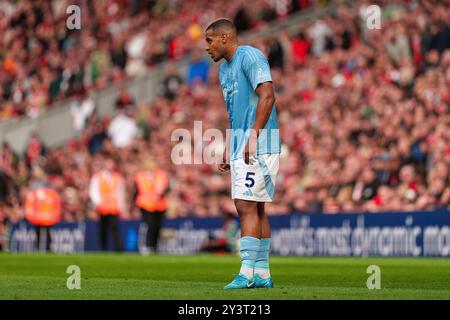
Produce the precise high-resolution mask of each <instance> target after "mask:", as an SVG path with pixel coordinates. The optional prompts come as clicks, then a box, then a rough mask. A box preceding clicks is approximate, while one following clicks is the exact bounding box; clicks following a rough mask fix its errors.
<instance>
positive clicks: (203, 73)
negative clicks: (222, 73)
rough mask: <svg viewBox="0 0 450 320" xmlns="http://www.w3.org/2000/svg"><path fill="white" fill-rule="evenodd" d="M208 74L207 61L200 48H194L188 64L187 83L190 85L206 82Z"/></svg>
mask: <svg viewBox="0 0 450 320" xmlns="http://www.w3.org/2000/svg"><path fill="white" fill-rule="evenodd" d="M208 75H209V63H208V61H206V59H205V58H204V56H203V52H202V50H201V49H200V48H194V49H193V51H192V58H191V61H190V62H189V66H188V77H187V78H188V84H189V86H190V87H193V86H195V85H196V84H207V83H208Z"/></svg>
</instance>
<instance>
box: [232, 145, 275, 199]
mask: <svg viewBox="0 0 450 320" xmlns="http://www.w3.org/2000/svg"><path fill="white" fill-rule="evenodd" d="M279 162H280V154H279V153H276V154H263V155H260V156H258V159H257V160H256V161H255V162H254V163H253V164H246V163H245V161H244V159H242V158H241V159H236V160H231V161H230V171H231V198H233V199H242V200H249V201H257V202H272V200H273V197H274V194H275V182H276V178H277V173H278V167H279Z"/></svg>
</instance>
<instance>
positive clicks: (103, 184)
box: [89, 158, 125, 251]
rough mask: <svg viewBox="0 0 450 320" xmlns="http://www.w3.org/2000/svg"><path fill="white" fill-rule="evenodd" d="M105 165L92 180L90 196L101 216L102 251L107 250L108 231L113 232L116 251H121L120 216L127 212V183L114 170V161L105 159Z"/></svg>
mask: <svg viewBox="0 0 450 320" xmlns="http://www.w3.org/2000/svg"><path fill="white" fill-rule="evenodd" d="M104 164H105V167H104V169H103V170H101V171H99V172H97V173H95V174H94V175H93V176H92V178H91V182H90V186H89V196H90V198H91V201H92V203H93V204H94V207H95V211H96V212H97V213H98V214H99V215H100V221H99V228H100V229H99V235H100V245H101V248H102V250H104V251H106V250H107V247H108V231H111V234H112V238H113V242H114V247H115V250H116V251H121V250H122V245H121V241H120V232H119V215H120V214H121V213H124V212H125V181H124V178H123V176H122V175H121V174H120V173H118V172H117V171H115V170H114V169H115V161H114V160H113V159H111V158H107V159H105V161H104Z"/></svg>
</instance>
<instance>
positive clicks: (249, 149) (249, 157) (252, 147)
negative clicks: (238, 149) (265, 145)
mask: <svg viewBox="0 0 450 320" xmlns="http://www.w3.org/2000/svg"><path fill="white" fill-rule="evenodd" d="M256 144H257V138H256V136H254V135H250V138H249V139H248V142H247V144H246V146H245V148H244V154H243V158H244V162H245V163H246V164H254V163H255V162H256V159H257V157H256Z"/></svg>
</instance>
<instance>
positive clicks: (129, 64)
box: [0, 0, 309, 120]
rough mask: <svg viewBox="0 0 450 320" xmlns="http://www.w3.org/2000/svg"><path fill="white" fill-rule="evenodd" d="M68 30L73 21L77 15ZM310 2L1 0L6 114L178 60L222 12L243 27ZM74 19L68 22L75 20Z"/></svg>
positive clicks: (34, 112) (0, 66)
mask: <svg viewBox="0 0 450 320" xmlns="http://www.w3.org/2000/svg"><path fill="white" fill-rule="evenodd" d="M71 5H78V6H79V8H80V19H79V21H80V29H79V30H78V29H74V30H70V29H69V28H68V27H67V22H74V21H77V20H76V19H75V17H74V16H73V15H74V14H75V13H76V11H72V10H69V11H68V12H67V8H68V7H69V6H71ZM308 5H309V1H308V0H293V1H281V2H277V1H270V0H269V1H267V0H255V1H252V2H251V3H250V2H247V1H240V0H238V1H225V0H217V1H209V0H96V1H91V0H76V1H69V0H33V1H31V0H27V1H15V0H2V1H0V120H5V119H11V118H14V117H18V116H22V115H26V116H29V117H32V118H34V117H37V116H38V115H39V114H40V113H42V112H43V111H44V110H45V109H46V108H51V106H52V105H53V103H54V102H55V101H58V100H61V99H64V98H66V97H68V96H72V95H74V94H77V93H80V92H84V91H86V90H92V89H100V88H104V87H107V86H108V85H110V84H111V83H115V82H117V81H121V80H123V79H124V78H127V77H132V76H134V75H137V74H139V73H142V72H145V70H146V68H145V67H146V66H151V65H154V64H157V63H159V62H161V61H164V60H172V61H174V60H178V59H180V58H182V57H183V56H185V55H186V54H187V53H189V52H190V50H191V48H192V46H193V45H194V44H195V43H197V42H198V41H202V40H203V38H202V32H203V31H202V28H201V26H202V25H204V24H205V23H207V22H208V21H211V20H214V19H216V18H218V17H221V16H227V17H232V18H234V21H235V22H236V25H237V26H238V27H239V30H240V31H246V30H248V29H251V28H256V27H260V26H263V25H264V24H266V23H267V22H270V21H272V20H276V19H283V18H284V17H286V16H287V15H288V14H289V13H292V12H294V11H297V10H299V9H301V8H303V7H306V6H308ZM69 25H70V23H69Z"/></svg>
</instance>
